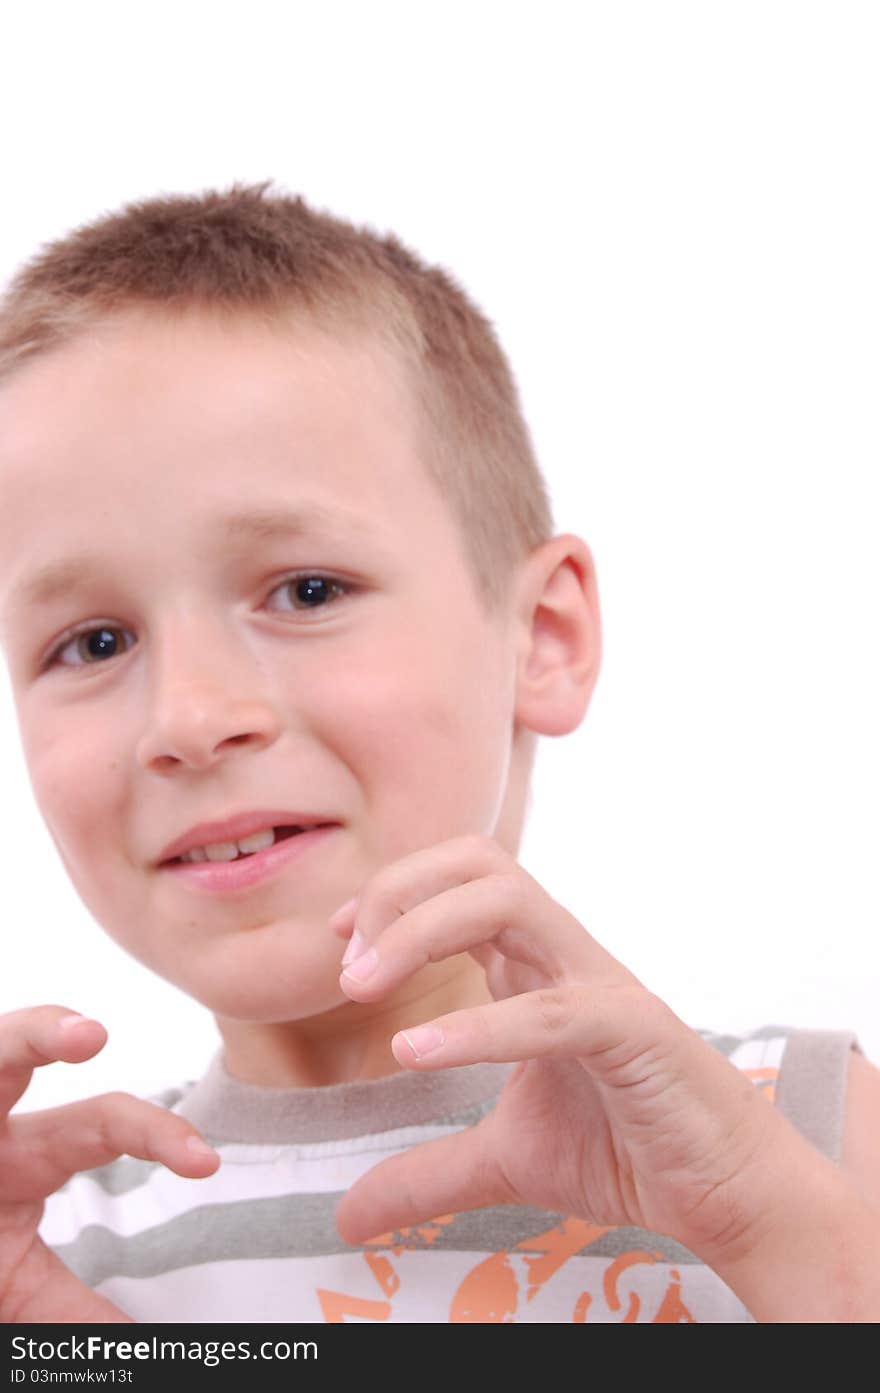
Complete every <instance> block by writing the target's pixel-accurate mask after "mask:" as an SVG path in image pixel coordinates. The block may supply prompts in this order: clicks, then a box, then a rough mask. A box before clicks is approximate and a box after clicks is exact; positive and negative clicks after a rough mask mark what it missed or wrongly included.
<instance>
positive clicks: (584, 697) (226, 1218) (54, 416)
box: [0, 185, 880, 1321]
mask: <svg viewBox="0 0 880 1393" xmlns="http://www.w3.org/2000/svg"><path fill="white" fill-rule="evenodd" d="M0 491H2V494H0V497H2V511H0V624H2V636H3V644H4V652H5V655H6V660H7V663H8V667H9V672H10V677H11V682H12V690H13V694H14V698H15V702H16V710H17V714H18V719H19V726H20V730H21V734H22V739H23V742H24V749H25V755H26V758H27V762H28V768H29V772H30V776H31V780H32V785H33V788H34V792H35V795H36V798H37V801H38V805H39V807H40V810H41V812H42V814H43V816H44V818H45V820H46V823H47V826H48V827H49V830H50V832H51V835H52V837H53V840H54V842H55V844H56V846H57V847H58V851H59V854H60V856H61V858H62V860H63V862H64V865H65V866H66V868H67V870H68V873H69V875H70V877H71V879H72V881H73V883H74V885H75V886H76V888H77V890H78V892H79V894H80V895H81V896H82V898H83V900H84V902H85V903H86V904H87V906H88V907H89V909H90V910H91V911H92V912H93V914H94V915H95V917H96V918H97V919H98V921H99V922H100V923H101V924H102V925H103V926H104V927H105V928H106V929H107V931H108V932H109V933H110V934H111V935H112V936H113V937H114V938H116V939H117V941H118V942H119V943H120V944H121V945H122V947H124V948H125V949H127V951H129V952H130V953H132V954H133V955H134V956H135V957H137V958H138V959H140V961H142V962H143V963H144V964H145V965H146V966H148V967H150V968H151V969H152V970H154V971H155V972H158V973H159V974H160V975H162V976H164V977H166V978H167V979H168V980H169V981H172V982H174V983H176V984H177V985H178V986H179V987H181V988H182V989H183V990H184V991H186V992H188V993H189V994H190V995H191V996H193V997H194V998H195V999H196V1000H198V1001H200V1002H202V1003H203V1004H204V1005H205V1006H206V1007H207V1008H208V1009H209V1010H210V1011H212V1012H213V1014H214V1016H215V1018H216V1020H217V1024H218V1028H219V1031H220V1035H221V1037H222V1042H223V1048H222V1054H221V1055H219V1056H218V1057H217V1059H215V1061H214V1063H213V1064H212V1066H211V1069H210V1070H209V1072H208V1074H207V1075H206V1077H205V1078H204V1079H202V1080H201V1081H199V1083H197V1084H196V1085H194V1086H193V1085H188V1086H187V1087H185V1088H183V1089H178V1090H175V1091H172V1092H170V1093H169V1094H168V1095H166V1096H164V1098H163V1099H162V1100H161V1102H162V1104H163V1105H162V1106H159V1105H155V1104H152V1103H149V1102H146V1101H142V1100H137V1099H133V1098H130V1097H128V1096H126V1095H109V1096H107V1097H104V1098H99V1099H91V1100H87V1101H85V1102H82V1103H78V1104H75V1105H72V1106H69V1107H66V1108H55V1109H50V1110H47V1111H46V1112H44V1113H37V1114H24V1115H22V1116H18V1117H12V1118H11V1119H9V1120H8V1122H7V1125H6V1130H5V1133H4V1142H3V1149H2V1152H0V1180H2V1193H3V1196H4V1203H3V1207H2V1211H0V1212H2V1230H0V1235H2V1238H0V1314H2V1319H3V1320H5V1321H51V1320H71V1321H72V1320H79V1321H84V1320H101V1321H123V1320H136V1321H138V1320H141V1321H143V1320H244V1321H256V1320H285V1321H302V1320H329V1321H339V1320H346V1319H361V1320H392V1321H401V1320H419V1321H425V1320H428V1321H448V1320H452V1321H457V1320H480V1321H494V1320H500V1321H508V1320H527V1321H559V1320H566V1321H568V1320H575V1321H586V1320H595V1319H600V1320H602V1319H604V1320H615V1319H624V1320H636V1319H640V1320H663V1321H680V1320H681V1321H685V1320H694V1319H696V1320H748V1319H751V1318H753V1319H759V1320H786V1319H794V1320H822V1319H829V1320H851V1319H876V1318H878V1316H880V1282H878V1274H877V1263H876V1261H875V1258H874V1252H875V1250H876V1241H877V1237H878V1234H880V1220H878V1216H877V1209H876V1206H877V1202H878V1195H880V1186H878V1184H877V1181H876V1178H875V1166H876V1157H877V1139H878V1117H880V1101H878V1100H880V1079H878V1075H877V1073H876V1071H875V1070H873V1069H872V1068H871V1066H869V1065H868V1064H867V1063H866V1062H865V1061H864V1060H863V1059H861V1058H860V1057H859V1055H858V1053H856V1052H854V1051H852V1050H851V1049H850V1046H851V1044H852V1041H851V1038H850V1037H845V1036H813V1035H809V1034H807V1035H806V1036H801V1035H796V1036H795V1037H793V1038H792V1039H791V1040H788V1039H787V1036H786V1032H784V1031H774V1030H770V1031H767V1032H763V1033H759V1038H756V1039H752V1040H748V1041H728V1042H722V1041H716V1042H715V1044H711V1043H709V1042H707V1041H706V1040H704V1039H701V1038H700V1037H699V1036H698V1035H696V1034H694V1033H693V1032H692V1031H690V1030H689V1029H688V1028H687V1027H685V1026H684V1025H683V1024H682V1023H681V1022H680V1021H678V1020H677V1018H676V1017H675V1016H674V1015H673V1014H672V1013H671V1012H670V1011H669V1010H668V1008H666V1007H665V1006H664V1005H663V1004H662V1003H661V1002H659V1001H658V1000H657V999H656V998H655V997H653V996H652V995H651V994H650V993H649V992H648V991H647V990H646V989H645V988H644V987H642V986H641V984H640V983H639V982H638V981H636V979H635V978H634V977H633V976H632V975H631V974H630V973H629V972H628V971H627V970H626V968H625V967H623V966H622V965H621V964H620V963H618V962H616V961H615V960H614V959H612V958H611V957H610V956H609V955H608V954H607V953H605V952H604V950H603V949H602V948H601V947H600V946H599V944H598V943H596V942H595V941H594V940H593V939H592V937H591V936H590V935H589V934H588V933H587V931H586V930H585V929H584V927H583V926H582V925H580V924H579V923H578V922H577V921H576V920H575V919H574V918H573V917H572V916H571V915H570V914H568V913H567V912H566V910H565V909H564V908H563V907H562V906H561V905H559V904H557V903H556V902H555V901H553V900H552V899H551V898H550V896H549V895H548V894H547V893H546V892H545V891H544V890H543V889H542V888H541V887H540V886H539V885H538V884H537V883H536V882H535V881H534V880H533V879H532V877H530V876H529V875H527V874H526V873H525V872H524V871H523V869H522V868H521V867H520V866H519V865H518V864H517V862H516V859H515V858H516V852H517V849H518V845H519V838H520V833H521V828H522V823H523V818H524V812H525V804H526V798H527V792H528V781H529V773H530V770H531V765H532V761H533V757H534V751H535V746H536V741H537V737H538V736H539V735H562V734H565V733H567V732H568V731H571V730H573V729H575V728H576V727H577V725H578V724H579V722H580V721H581V720H582V719H583V716H584V714H585V712H586V709H587V706H588V703H589V700H590V696H591V693H592V690H593V686H594V684H595V681H596V677H597V674H598V668H599V656H600V622H599V609H598V599H597V591H596V582H595V576H594V571H593V565H592V558H591V555H590V552H589V550H588V548H587V546H586V545H585V544H584V542H582V541H581V540H580V539H579V538H577V537H575V536H572V535H570V534H564V535H554V532H553V527H552V520H551V517H550V509H549V504H548V500H547V497H546V493H545V491H544V487H543V484H542V481H541V478H540V474H539V472H538V469H537V466H536V464H535V461H534V458H533V455H532V452H531V447H530V443H529V439H528V433H527V430H526V427H525V425H524V423H523V421H522V417H521V413H520V411H519V406H518V401H517V396H516V389H515V387H514V384H513V381H512V378H511V376H510V373H509V369H508V367H507V364H506V362H505V359H504V357H503V354H502V353H501V350H500V348H499V347H498V345H497V343H496V341H495V338H494V335H493V333H492V331H491V329H490V327H489V325H488V324H487V322H486V321H485V320H484V319H483V317H482V316H481V315H480V314H479V312H478V311H477V310H476V309H475V308H474V307H473V306H472V305H471V304H470V303H469V302H468V300H467V299H466V297H465V296H464V295H463V294H462V292H461V291H460V290H459V289H458V287H456V286H455V284H454V283H453V282H452V281H451V279H450V278H449V277H448V276H446V275H445V274H444V273H442V272H440V271H438V270H436V269H432V268H428V267H426V266H424V265H423V264H422V263H421V262H419V261H418V259H417V258H415V257H414V256H412V255H411V254H410V253H409V252H407V251H406V250H405V249H404V248H403V247H402V246H401V245H400V244H399V243H398V242H397V241H396V239H394V238H390V237H389V238H386V239H380V238H378V237H377V236H375V235H374V234H372V233H369V232H367V231H365V230H356V229H354V228H351V227H349V226H348V225H347V224H345V223H343V222H341V221H339V220H337V219H333V218H330V217H328V216H324V215H320V214H317V213H315V212H313V211H311V210H309V209H308V208H307V207H306V206H305V205H304V204H303V202H302V201H301V200H293V199H290V198H287V197H285V196H281V195H268V196H267V195H266V185H262V186H257V187H255V188H244V187H233V188H232V189H231V190H230V191H229V192H228V193H225V194H213V193H212V194H206V195H204V196H202V197H184V198H176V199H174V198H173V199H154V200H151V201H148V202H145V203H142V204H138V205H133V206H131V207H129V208H126V209H123V210H122V211H121V212H120V213H119V214H116V215H113V216H109V217H105V218H103V219H100V220H99V221H97V222H96V223H94V224H92V225H90V226H88V227H84V228H81V229H79V230H78V231H76V232H74V233H73V234H71V235H69V236H68V237H66V238H63V239H61V240H60V241H59V242H58V243H56V244H54V245H52V246H50V247H48V248H47V249H46V250H45V251H44V252H42V253H41V254H40V255H39V256H38V257H36V258H34V260H33V261H32V262H31V263H30V265H29V266H26V267H25V268H24V269H23V270H22V272H21V273H20V274H19V275H18V277H17V278H16V280H15V281H14V282H13V284H12V287H11V288H10V291H9V293H8V295H7V297H6V302H5V305H4V306H3V310H2V315H0ZM343 901H344V902H345V903H342V904H341V902H343ZM343 940H346V942H347V947H346V951H345V953H344V954H343V955H341V948H342V941H343ZM341 956H342V961H341V962H340V957H341ZM762 1034H763V1038H760V1037H761V1035H762ZM105 1038H106V1036H105V1033H104V1031H103V1028H102V1027H101V1026H100V1025H99V1024H98V1023H97V1022H93V1021H88V1020H84V1019H82V1018H79V1017H77V1016H75V1015H72V1014H71V1013H70V1011H69V1010H68V1009H65V1008H62V1007H59V1006H43V1007H38V1008H34V1009H31V1010H26V1011H22V1012H14V1013H12V1014H10V1015H8V1016H6V1017H4V1018H3V1019H2V1021H0V1063H2V1070H0V1078H2V1083H3V1096H2V1106H3V1110H4V1114H5V1113H6V1112H8V1110H9V1108H11V1107H12V1106H13V1105H14V1103H15V1102H16V1101H17V1100H18V1098H20V1097H21V1095H22V1094H23V1092H24V1090H25V1088H26V1086H27V1082H28V1079H29V1077H30V1071H31V1070H32V1068H33V1067H34V1066H35V1065H38V1064H43V1063H46V1062H49V1061H51V1060H55V1059H64V1060H68V1061H71V1062H75V1061H80V1060H84V1059H87V1058H90V1057H91V1056H92V1055H94V1054H95V1053H96V1052H97V1051H98V1050H99V1049H100V1048H101V1046H102V1045H103V1043H104V1040H105ZM389 1043H390V1052H389ZM725 1050H726V1051H727V1052H728V1053H730V1055H731V1059H732V1060H733V1061H734V1062H733V1063H731V1062H730V1061H729V1060H728V1059H727V1058H725ZM811 1060H812V1061H813V1065H814V1068H813V1070H812V1071H811V1069H810V1067H809V1066H810V1061H811ZM819 1064H822V1066H823V1067H824V1069H825V1077H824V1080H821V1079H820V1077H819V1073H818V1072H817V1070H818V1067H819ZM736 1065H739V1066H740V1067H736ZM780 1065H781V1067H780ZM845 1073H846V1075H847V1077H848V1081H849V1087H848V1089H847V1090H846V1092H845V1087H844V1085H845V1078H844V1075H845ZM774 1082H776V1083H777V1084H778V1088H779V1107H774V1106H773V1105H772V1104H771V1102H770V1101H769V1098H768V1097H767V1096H764V1095H765V1092H766V1091H767V1086H768V1085H772V1084H773V1083H774ZM756 1084H757V1085H759V1086H756ZM844 1099H846V1101H844ZM790 1119H793V1120H794V1122H795V1123H796V1124H797V1126H793V1125H792V1121H791V1120H790ZM798 1128H800V1129H801V1130H802V1131H803V1132H805V1133H806V1135H807V1137H808V1138H809V1140H806V1139H804V1137H802V1136H801V1135H799V1132H798ZM841 1129H842V1130H843V1137H842V1143H841V1138H840V1137H839V1136H838V1135H837V1133H838V1132H839V1131H840V1130H841ZM203 1138H207V1139H208V1142H210V1143H213V1145H206V1144H205V1141H204V1140H203ZM811 1143H812V1144H811ZM823 1151H824V1153H825V1154H823ZM218 1152H219V1158H220V1159H219V1160H218ZM124 1153H128V1157H130V1158H140V1159H121V1160H118V1159H117V1158H119V1157H122V1156H123V1154H124ZM838 1155H840V1156H841V1165H840V1166H837V1165H835V1164H834V1162H835V1161H836V1160H837V1159H838ZM377 1161H379V1162H381V1164H379V1165H378V1166H376V1165H375V1163H376V1162H377ZM374 1166H375V1169H374ZM71 1177H73V1178H72V1179H71ZM67 1182H69V1183H67ZM194 1182H198V1183H194ZM62 1187H64V1188H62ZM340 1196H344V1198H342V1199H341V1202H340ZM44 1201H45V1212H44ZM340 1236H341V1237H340Z"/></svg>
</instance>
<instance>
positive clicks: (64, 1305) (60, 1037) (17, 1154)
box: [0, 1006, 219, 1324]
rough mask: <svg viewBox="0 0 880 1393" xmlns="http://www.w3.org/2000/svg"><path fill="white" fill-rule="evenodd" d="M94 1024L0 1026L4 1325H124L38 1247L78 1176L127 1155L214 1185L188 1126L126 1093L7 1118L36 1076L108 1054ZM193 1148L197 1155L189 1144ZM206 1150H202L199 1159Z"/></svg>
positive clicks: (48, 1014) (14, 1022)
mask: <svg viewBox="0 0 880 1393" xmlns="http://www.w3.org/2000/svg"><path fill="white" fill-rule="evenodd" d="M106 1040H107V1032H106V1031H105V1029H104V1027H103V1026H102V1025H100V1024H99V1023H98V1022H97V1021H93V1020H88V1019H86V1018H85V1017H82V1016H76V1015H74V1014H72V1013H71V1012H70V1011H69V1010H66V1009H65V1008H64V1007H61V1006H36V1007H32V1008H30V1009H27V1010H23V1011H11V1012H10V1013H9V1014H8V1015H4V1016H0V1322H2V1323H4V1324H8V1323H12V1322H52V1321H57V1322H70V1321H84V1322H87V1321H94V1322H108V1321H117V1322H119V1321H128V1320H129V1317H128V1316H126V1315H125V1314H124V1312H122V1311H121V1310H119V1308H118V1307H117V1306H114V1305H113V1303H112V1302H110V1301H107V1300H106V1299H105V1298H104V1297H102V1296H99V1295H97V1294H96V1293H95V1292H93V1291H91V1290H90V1289H89V1288H88V1287H87V1286H86V1285H85V1284H84V1283H83V1282H81V1281H80V1279H79V1278H78V1277H76V1276H74V1274H73V1273H72V1272H71V1271H70V1270H69V1268H67V1267H65V1266H64V1264H63V1263H62V1262H61V1261H60V1259H59V1258H58V1257H56V1256H55V1254H54V1253H52V1252H51V1251H50V1250H49V1249H48V1248H47V1247H46V1245H45V1244H44V1243H43V1242H42V1240H41V1239H40V1237H39V1235H38V1233H37V1228H38V1225H39V1223H40V1219H41V1218H42V1214H43V1202H44V1200H45V1199H46V1197H47V1196H48V1195H50V1194H52V1193H53V1192H54V1191H55V1190H57V1189H59V1188H60V1186H62V1185H63V1184H64V1183H65V1182H66V1181H67V1180H69V1179H70V1177H71V1176H72V1175H74V1174H75V1172H77V1171H81V1170H90V1169H91V1168H92V1167H93V1166H102V1165H104V1164H106V1162H108V1161H112V1160H114V1159H115V1158H116V1157H117V1156H121V1155H122V1154H123V1153H127V1154H128V1155H130V1156H137V1157H140V1158H141V1159H143V1160H148V1161H161V1162H162V1163H163V1164H164V1165H166V1166H168V1168H169V1169H170V1170H173V1171H175V1172H176V1173H177V1174H178V1175H183V1176H187V1177H190V1178H192V1179H200V1178H202V1177H204V1176H208V1175H211V1174H212V1173H213V1172H214V1171H215V1170H216V1169H217V1166H218V1164H219V1157H218V1156H217V1154H216V1152H214V1151H213V1150H212V1149H211V1148H210V1147H208V1146H207V1145H206V1144H205V1143H204V1142H203V1141H202V1140H201V1138H200V1137H199V1135H198V1133H197V1132H196V1131H195V1129H194V1128H193V1127H192V1125H191V1124H190V1123H189V1122H186V1121H185V1120H184V1119H183V1118H182V1117H178V1116H177V1115H176V1114H174V1113H171V1112H168V1111H167V1109H165V1108H162V1107H159V1106H158V1105H156V1104H154V1103H148V1102H145V1101H143V1100H142V1099H140V1098H134V1097H132V1096H131V1095H129V1094H127V1093H106V1094H103V1095H101V1096H99V1097H95V1098H88V1099H85V1100H84V1101H82V1102H77V1103H67V1104H65V1105H64V1106H62V1107H57V1108H48V1109H46V1110H44V1111H42V1112H31V1113H20V1114H14V1115H12V1116H10V1115H9V1114H10V1109H11V1108H12V1107H14V1105H15V1104H16V1103H17V1102H18V1100H19V1098H21V1096H22V1094H23V1093H24V1091H25V1089H26V1088H27V1086H28V1084H29V1083H30V1079H31V1074H32V1073H33V1070H34V1069H35V1068H36V1067H37V1066H39V1065H43V1064H51V1063H53V1062H55V1061H56V1060H65V1061H66V1062H67V1063H69V1064H81V1063H82V1062H83V1061H84V1060H87V1059H91V1058H92V1057H93V1056H94V1055H96V1054H97V1053H98V1051H99V1050H100V1049H102V1048H103V1046H104V1044H105V1042H106ZM191 1142H195V1143H196V1148H195V1149H191V1148H190V1145H189V1143H191ZM199 1148H201V1149H199Z"/></svg>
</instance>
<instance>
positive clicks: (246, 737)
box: [137, 686, 281, 773]
mask: <svg viewBox="0 0 880 1393" xmlns="http://www.w3.org/2000/svg"><path fill="white" fill-rule="evenodd" d="M280 730H281V722H280V720H279V717H278V713H277V711H275V710H274V708H273V707H272V706H271V705H270V704H269V703H268V702H267V701H265V700H263V699H257V698H253V697H236V696H234V695H233V694H232V693H230V692H229V691H224V690H222V689H219V690H218V688H217V687H216V686H212V687H210V688H209V687H204V686H202V687H192V686H188V687H186V688H178V689H177V690H176V691H174V692H166V693H165V694H164V695H163V697H162V700H161V702H160V703H157V705H156V706H155V707H154V709H153V711H152V713H151V716H150V720H149V725H148V728H147V729H146V730H145V731H144V733H143V734H142V736H141V738H140V740H139V741H138V748H137V757H138V761H139V763H140V764H141V765H142V766H143V768H145V769H152V770H154V771H156V772H161V773H164V772H169V771H171V770H172V769H174V768H175V767H176V766H177V765H179V764H183V765H188V766H189V767H190V768H192V769H208V768H210V767H211V765H213V764H217V763H218V762H219V761H220V760H223V759H228V758H230V757H231V756H234V755H236V754H237V753H238V752H239V751H240V750H250V751H251V752H255V751H257V750H259V749H263V748H266V747H267V746H269V745H272V744H274V742H275V741H276V740H277V739H278V736H279V734H280Z"/></svg>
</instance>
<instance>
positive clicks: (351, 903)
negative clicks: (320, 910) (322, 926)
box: [327, 895, 358, 924]
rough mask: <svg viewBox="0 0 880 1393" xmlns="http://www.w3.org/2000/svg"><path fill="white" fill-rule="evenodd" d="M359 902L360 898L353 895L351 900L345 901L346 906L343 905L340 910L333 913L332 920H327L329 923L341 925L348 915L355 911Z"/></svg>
mask: <svg viewBox="0 0 880 1393" xmlns="http://www.w3.org/2000/svg"><path fill="white" fill-rule="evenodd" d="M357 902H358V896H357V895H352V897H351V899H350V900H346V901H345V904H341V905H340V906H339V908H338V909H334V911H333V913H332V914H331V915H330V918H329V919H328V920H327V923H328V924H337V923H338V924H341V923H342V921H343V919H345V918H346V917H347V915H349V914H350V913H351V911H352V910H353V909H354V907H355V905H356V904H357Z"/></svg>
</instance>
